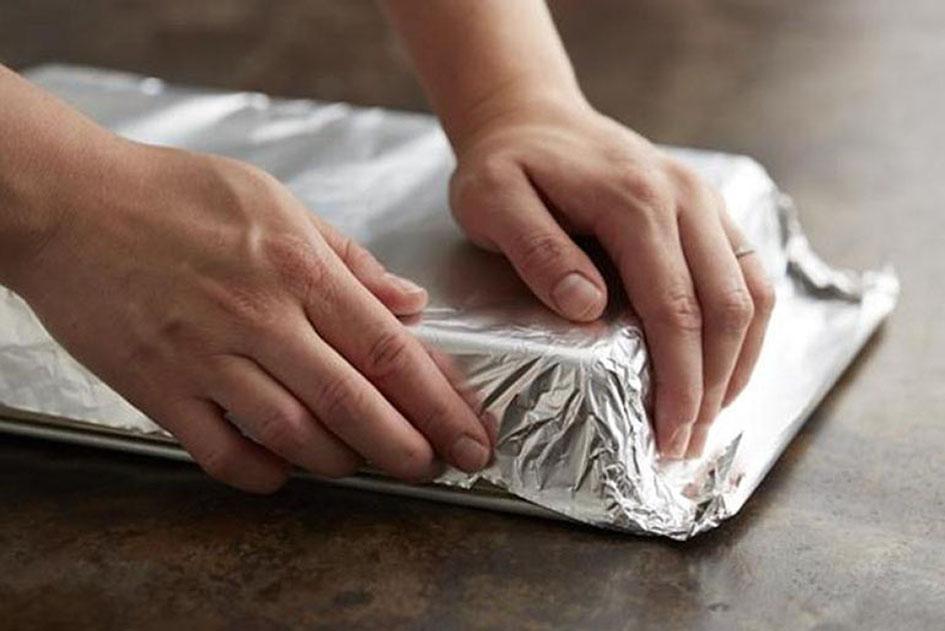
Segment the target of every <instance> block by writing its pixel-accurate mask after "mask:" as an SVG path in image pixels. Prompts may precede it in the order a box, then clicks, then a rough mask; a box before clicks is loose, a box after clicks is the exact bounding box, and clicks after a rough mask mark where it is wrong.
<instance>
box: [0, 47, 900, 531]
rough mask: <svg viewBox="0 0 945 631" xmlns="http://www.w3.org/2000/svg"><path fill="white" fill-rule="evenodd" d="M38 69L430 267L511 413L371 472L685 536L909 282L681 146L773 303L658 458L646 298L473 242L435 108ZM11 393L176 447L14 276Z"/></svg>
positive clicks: (439, 304) (441, 332)
mask: <svg viewBox="0 0 945 631" xmlns="http://www.w3.org/2000/svg"><path fill="white" fill-rule="evenodd" d="M27 77H28V78H30V79H31V80H33V81H34V82H36V83H38V84H39V85H41V86H42V87H44V88H46V89H48V90H50V91H52V92H53V93H55V94H57V95H59V96H60V97H62V98H64V99H65V100H67V101H69V102H71V103H73V104H74V105H75V106H76V107H78V108H79V109H81V110H83V111H84V112H86V113H87V114H89V115H90V116H92V117H93V118H95V119H97V120H98V121H99V122H101V123H102V124H103V125H105V126H107V127H110V128H111V129H113V130H115V131H117V132H118V133H121V134H124V135H126V136H129V137H132V138H135V139H137V140H141V141H145V142H152V143H160V144H167V145H174V146H182V147H187V148H190V149H194V150H199V151H211V152H215V153H220V154H224V155H228V156H231V157H234V158H238V159H242V160H246V161H248V162H252V163H255V164H257V165H258V166H260V167H262V168H264V169H266V170H268V171H269V172H271V173H272V174H273V175H275V176H276V177H277V178H279V179H280V180H282V181H283V182H284V183H285V184H286V185H287V186H288V187H289V188H290V189H291V190H292V191H293V192H294V193H295V194H296V195H297V196H298V197H299V198H300V199H301V200H302V201H303V202H304V203H305V204H306V205H307V206H308V207H309V208H312V209H317V210H318V212H319V214H320V215H321V216H323V217H325V218H327V219H328V220H329V221H331V222H332V223H334V224H335V225H336V226H337V227H338V228H340V229H341V230H343V231H345V232H346V233H348V234H349V235H351V236H353V237H355V238H356V239H358V240H359V241H361V242H362V243H364V244H365V245H366V246H367V247H368V248H369V249H371V250H372V252H374V254H375V255H376V256H377V257H378V258H379V259H380V260H382V261H383V262H384V263H385V264H386V265H387V266H388V267H389V268H390V269H392V270H393V271H395V272H397V273H400V274H403V275H404V276H407V277H409V278H413V279H415V280H417V281H418V282H420V283H421V284H422V285H424V286H425V287H427V289H428V290H429V292H430V296H431V303H430V307H429V308H428V309H427V311H426V312H425V313H424V314H423V316H422V318H420V319H419V321H418V322H416V323H411V325H410V326H411V327H412V330H413V331H414V332H415V334H416V335H418V336H419V337H420V338H421V339H423V340H424V341H425V342H426V343H428V344H429V345H431V346H433V347H435V348H436V349H438V350H439V351H441V352H443V353H445V354H447V355H448V356H449V357H450V358H451V360H452V363H453V365H454V367H455V368H456V369H457V370H458V371H459V373H460V374H462V375H464V379H465V383H464V387H467V388H469V389H471V390H472V391H473V392H475V393H476V394H477V396H478V400H479V401H481V402H482V408H483V410H486V411H488V412H489V413H491V414H492V415H493V416H494V417H495V418H497V419H499V439H498V444H497V447H496V458H495V460H494V462H493V463H492V464H491V465H490V466H489V467H488V468H487V469H486V470H485V471H483V472H481V473H479V474H477V475H473V476H470V475H466V474H463V473H461V472H458V471H455V470H450V471H447V472H446V473H445V474H444V475H443V476H441V477H440V478H439V479H438V480H436V481H435V484H432V485H424V486H421V487H410V486H408V485H403V484H400V483H397V482H394V481H390V480H387V479H384V478H382V477H378V476H376V475H370V474H367V473H365V474H364V475H361V476H356V477H355V478H352V479H350V480H347V481H344V482H342V483H343V484H346V485H349V486H356V487H359V488H370V489H375V490H381V491H387V492H398V493H407V494H412V495H418V496H422V497H429V498H431V499H437V500H444V501H451V502H460V503H464V504H469V505H474V506H488V507H493V508H498V509H500V510H513V511H516V512H527V513H529V514H541V515H546V516H547V515H555V516H557V517H563V518H569V519H573V520H577V521H580V522H584V523H587V524H592V525H596V526H600V527H604V528H610V529H617V530H622V531H626V532H631V533H643V534H655V535H665V536H668V537H672V538H675V539H687V538H689V537H692V536H694V535H696V534H698V533H700V532H704V531H705V530H708V529H711V528H713V527H715V526H717V525H718V524H719V523H720V522H721V521H722V520H724V519H726V518H728V517H730V516H732V515H734V514H735V513H737V512H738V510H739V509H740V508H741V506H742V505H743V504H744V502H745V501H746V500H747V498H748V497H749V496H750V494H751V493H752V491H753V490H754V489H755V488H756V487H757V485H758V484H759V483H760V481H761V480H762V478H763V477H764V475H765V474H766V473H767V471H768V470H769V469H770V467H771V466H772V465H773V464H774V462H775V461H776V460H777V458H778V456H779V455H780V453H781V452H782V451H783V449H784V448H785V446H786V445H787V444H788V443H789V441H790V440H791V438H792V437H793V436H794V434H795V433H796V432H797V430H798V429H799V428H800V426H801V425H802V424H803V422H804V420H805V419H806V417H807V415H808V414H809V413H810V411H811V410H812V409H813V407H814V406H815V405H816V404H817V402H819V401H820V399H821V398H822V397H823V396H824V394H825V393H826V392H827V391H828V389H829V388H830V386H831V385H832V384H833V383H834V381H835V380H836V379H837V378H838V377H839V375H840V374H841V372H842V371H843V370H844V368H845V367H846V366H847V365H848V364H849V362H850V361H851V360H852V358H853V357H854V355H855V354H856V353H857V352H858V351H859V349H860V348H861V347H862V345H863V344H864V342H865V341H866V339H867V338H868V337H869V335H870V334H871V333H872V332H873V331H874V330H875V328H876V327H877V326H878V324H879V323H880V322H881V320H882V319H883V318H884V317H885V316H886V315H887V314H888V313H889V312H890V311H891V310H892V308H893V307H894V305H895V302H896V299H897V295H898V281H897V280H896V277H895V275H894V274H893V273H892V272H891V271H890V270H881V271H870V272H864V273H856V272H852V271H846V270H836V269H833V268H831V267H830V266H828V265H827V264H825V263H824V262H823V261H821V260H820V259H819V258H818V257H817V256H816V255H815V254H814V253H813V252H812V251H811V249H810V247H809V245H808V242H807V240H806V238H805V237H804V235H803V232H802V231H801V228H800V225H799V224H798V222H797V217H796V213H795V212H794V210H793V207H792V205H791V203H790V200H789V199H788V198H787V197H786V196H784V195H783V194H782V193H781V192H780V191H779V190H778V188H777V186H776V185H775V184H774V182H773V181H772V180H771V178H770V177H769V176H768V175H767V173H766V172H765V171H764V169H763V168H762V167H760V166H759V165H758V164H757V163H756V162H755V161H753V160H751V159H750V158H747V157H744V156H734V155H728V154H722V153H715V152H707V151H696V150H691V149H681V148H669V149H668V150H669V151H672V152H673V153H674V154H675V155H677V156H678V157H679V158H680V159H682V160H684V161H685V162H687V163H688V164H690V165H691V166H692V167H693V168H695V169H697V170H698V171H699V172H700V173H701V174H702V175H703V176H704V177H706V178H707V179H708V180H709V181H711V182H712V183H713V184H714V185H715V186H717V187H718V188H719V190H720V191H721V192H722V194H723V195H724V197H725V199H726V202H727V205H728V208H729V211H730V213H731V214H732V216H733V218H734V219H735V221H736V222H737V223H739V225H740V226H741V227H742V229H743V230H744V231H745V233H746V234H747V236H748V237H749V239H750V240H751V241H752V243H753V244H754V245H755V246H756V249H757V251H758V253H759V255H760V257H761V259H762V261H763V263H764V265H765V267H766V269H767V270H768V272H769V274H770V275H771V277H772V279H773V281H774V283H775V286H776V291H777V294H778V304H777V307H776V309H775V312H774V314H773V316H772V320H771V325H770V329H769V334H768V337H767V339H766V341H765V345H764V348H763V350H762V355H761V358H760V360H759V363H758V367H757V368H756V371H755V374H754V375H753V377H752V381H751V383H750V384H749V386H748V387H747V389H746V390H745V392H744V393H743V394H742V395H741V396H740V397H739V399H738V400H737V401H736V402H735V403H734V404H733V405H731V406H730V407H728V408H727V409H726V410H724V411H723V413H722V415H721V416H720V417H719V419H718V421H717V422H716V424H715V425H714V426H713V429H712V431H711V433H710V435H709V441H708V444H707V448H706V451H705V453H704V455H703V456H702V457H701V458H699V459H695V460H690V461H681V462H680V461H676V462H668V461H663V460H661V459H660V458H659V457H658V455H657V453H656V450H655V445H654V440H653V433H652V430H651V428H650V424H649V421H648V410H647V406H646V403H645V402H646V401H647V400H648V392H649V368H648V365H649V362H648V357H647V353H646V345H645V340H644V338H643V334H642V331H641V329H640V326H639V323H638V321H637V320H636V318H635V317H634V316H633V314H632V312H631V311H630V310H629V309H627V308H626V307H625V306H621V305H619V304H618V305H615V306H614V307H613V308H611V309H609V310H608V313H607V314H606V315H605V317H604V318H603V319H602V320H600V321H599V322H596V323H592V324H587V325H575V324H573V323H568V322H565V321H563V320H561V319H559V318H557V317H556V316H554V315H553V314H552V313H550V312H549V311H548V310H546V309H545V308H544V307H543V306H541V304H540V303H538V301H537V300H535V299H534V298H533V297H532V296H531V295H530V293H529V292H528V291H527V289H526V288H525V287H524V285H523V284H522V283H521V282H520V281H519V280H518V279H517V278H516V276H515V274H514V273H513V271H512V270H511V268H510V267H509V266H508V264H507V263H506V262H505V261H504V260H503V259H502V258H501V257H498V256H496V255H492V254H488V253H484V252H481V251H479V250H477V249H475V248H474V247H472V246H471V245H469V244H468V243H467V241H466V240H465V239H464V237H463V236H462V234H461V233H460V232H459V230H458V229H457V228H456V226H455V225H454V224H453V222H452V220H451V218H450V215H449V212H448V208H447V199H446V184H447V180H448V177H449V174H450V172H451V170H452V167H453V164H454V163H453V158H452V155H451V153H450V149H449V145H448V143H447V142H446V140H445V137H444V135H443V133H442V131H441V130H440V128H439V127H438V126H437V124H436V121H435V120H434V119H433V118H431V117H429V116H426V115H419V114H408V113H402V112H392V111H387V110H381V109H370V108H357V107H352V106H349V105H346V104H340V103H320V102H315V101H307V100H280V99H273V98H270V97H267V96H265V95H261V94H255V93H243V92H217V91H208V90H201V89H193V88H182V87H174V86H168V85H166V84H165V83H164V82H162V81H160V80H159V79H154V78H146V77H139V76H135V75H129V74H124V73H117V72H112V71H106V70H98V69H90V68H79V67H70V66H44V67H41V68H37V69H35V70H33V71H31V72H28V73H27ZM618 293H619V292H618ZM0 403H2V404H4V405H5V406H6V410H7V413H6V414H0V415H2V416H6V418H7V420H5V421H4V422H3V423H0V430H2V431H8V432H11V431H12V432H16V433H20V434H28V435H35V436H41V437H45V438H50V439H54V440H69V441H72V442H82V443H84V444H92V445H97V446H101V447H108V448H114V449H123V450H128V451H135V452H138V453H147V454H150V455H158V456H165V457H175V458H180V457H184V454H183V452H182V451H181V450H180V448H179V447H177V446H176V444H174V442H173V440H172V439H171V438H170V437H169V436H168V435H167V434H166V433H165V432H164V431H163V430H162V429H161V428H159V427H158V426H156V425H155V424H153V423H152V422H151V421H150V420H149V419H147V418H146V417H145V416H144V415H143V414H141V413H140V412H139V411H138V410H136V409H134V408H133V407H132V406H130V405H129V404H128V403H127V402H125V401H124V400H123V399H122V398H121V397H120V396H118V395H117V394H116V393H115V392H113V391H112V390H111V389H110V388H109V387H108V386H106V385H105V384H103V383H102V382H101V381H99V380H98V379H97V378H96V377H95V376H94V375H91V374H90V373H88V372H87V371H85V370H84V369H83V368H82V367H81V366H79V365H78V364H77V363H76V362H75V361H74V360H72V358H71V357H69V356H68V354H67V353H66V352H65V351H64V350H63V349H62V348H61V347H59V346H58V345H57V344H56V343H55V342H54V341H53V340H52V339H51V338H50V337H49V336H48V334H47V333H46V332H45V330H44V329H43V328H42V325H41V324H40V323H39V322H38V321H37V320H36V318H35V316H33V314H32V313H31V311H30V310H29V308H28V307H27V306H26V305H25V303H23V302H22V301H21V300H20V299H19V298H18V297H17V296H15V295H14V294H13V293H12V292H9V291H6V290H2V289H0Z"/></svg>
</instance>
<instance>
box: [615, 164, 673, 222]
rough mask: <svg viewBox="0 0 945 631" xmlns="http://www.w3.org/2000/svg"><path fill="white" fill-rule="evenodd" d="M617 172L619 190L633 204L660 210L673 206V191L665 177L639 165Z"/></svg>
mask: <svg viewBox="0 0 945 631" xmlns="http://www.w3.org/2000/svg"><path fill="white" fill-rule="evenodd" d="M618 173H619V175H618V179H617V181H618V186H619V188H620V191H621V192H622V193H623V194H624V195H625V196H627V197H629V198H630V200H631V202H632V203H633V204H634V205H635V206H643V207H645V208H651V209H657V210H661V211H665V210H671V209H672V208H673V207H674V198H673V192H672V189H671V188H670V186H669V183H668V182H667V181H666V178H665V177H663V176H661V175H658V174H657V173H656V172H654V171H648V170H641V169H640V168H639V167H631V168H624V169H621V170H620V171H619V172H618Z"/></svg>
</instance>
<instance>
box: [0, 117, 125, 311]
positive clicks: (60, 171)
mask: <svg viewBox="0 0 945 631" xmlns="http://www.w3.org/2000/svg"><path fill="white" fill-rule="evenodd" d="M96 131H97V132H98V131H99V130H96ZM130 144H131V143H128V142H127V141H125V140H123V139H120V138H118V137H117V136H114V135H113V134H111V133H109V132H104V131H103V130H101V133H93V134H89V135H88V136H84V137H83V138H82V141H81V142H80V143H72V142H64V143H63V145H62V146H57V147H50V151H47V152H43V153H36V154H34V155H32V156H30V157H31V158H32V159H31V160H25V161H24V162H23V163H22V164H17V165H15V166H14V168H11V169H5V170H4V172H3V173H0V284H3V285H6V286H7V287H9V288H10V289H13V290H14V291H16V292H17V293H20V294H21V295H24V294H26V293H28V290H29V286H30V284H31V283H32V282H33V280H34V279H37V278H39V277H41V276H43V275H44V272H43V270H44V269H45V268H46V267H48V265H49V264H50V263H49V261H50V259H52V258H53V257H52V256H51V250H54V249H56V248H58V247H59V244H60V243H62V242H64V241H67V240H68V238H69V237H68V235H69V233H70V232H71V231H72V227H73V224H74V223H75V221H76V218H77V217H78V216H80V215H82V214H84V213H86V212H87V211H88V210H91V209H92V208H94V207H95V206H96V205H98V204H100V202H101V200H102V199H103V198H104V197H105V196H106V192H107V191H109V190H111V188H112V186H113V184H114V182H113V178H114V176H115V173H117V172H118V169H119V168H120V167H121V164H122V160H123V159H122V158H121V157H119V154H120V153H122V152H124V151H125V146H126V145H130ZM73 145H78V146H79V149H78V150H77V151H72V150H70V149H71V148H72V147H73Z"/></svg>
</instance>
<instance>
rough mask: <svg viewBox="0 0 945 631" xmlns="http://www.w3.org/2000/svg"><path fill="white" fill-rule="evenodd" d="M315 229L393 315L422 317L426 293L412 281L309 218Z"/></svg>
mask: <svg viewBox="0 0 945 631" xmlns="http://www.w3.org/2000/svg"><path fill="white" fill-rule="evenodd" d="M310 217H311V218H312V223H314V224H315V228H316V229H317V230H318V232H319V233H320V234H321V235H322V237H323V238H324V239H325V241H326V242H327V243H328V245H329V246H330V247H331V249H332V250H334V251H335V254H337V255H338V258H340V259H341V260H342V262H343V263H344V264H345V266H347V268H348V270H349V271H351V273H352V274H354V276H355V278H357V279H358V280H359V281H360V282H361V284H362V285H364V286H365V287H366V288H367V290H368V291H370V292H371V293H372V294H374V297H375V298H377V299H378V300H380V301H381V302H382V303H383V304H384V306H385V307H387V308H388V309H390V311H391V313H393V314H394V315H398V316H407V315H413V314H416V313H419V312H420V311H422V310H423V308H424V307H425V306H426V305H427V299H428V295H427V291H426V290H425V289H424V288H423V287H420V286H419V285H417V284H416V283H414V282H413V281H411V280H408V279H406V278H403V277H402V276H398V275H396V274H394V273H392V272H388V271H387V269H385V268H384V266H383V265H381V263H380V262H379V261H378V260H377V259H376V258H374V255H372V254H371V253H370V252H368V251H367V250H366V249H364V248H363V247H361V246H360V245H358V244H357V243H355V242H354V240H353V239H351V238H350V237H347V236H345V235H343V234H341V233H340V232H338V231H337V230H336V229H335V228H334V227H332V226H331V225H330V224H328V223H327V222H326V221H324V220H323V219H321V218H320V217H317V216H315V215H310Z"/></svg>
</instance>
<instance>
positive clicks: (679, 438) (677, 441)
mask: <svg viewBox="0 0 945 631" xmlns="http://www.w3.org/2000/svg"><path fill="white" fill-rule="evenodd" d="M691 435H692V425H680V426H679V427H677V428H676V431H675V432H673V435H672V436H670V437H669V443H668V445H669V446H668V447H667V448H666V456H667V457H668V458H673V459H676V460H679V459H681V458H684V457H685V456H686V447H688V446H689V437H690V436H691Z"/></svg>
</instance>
